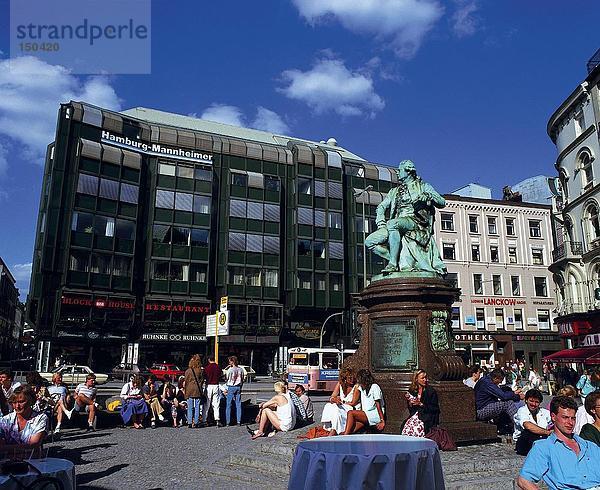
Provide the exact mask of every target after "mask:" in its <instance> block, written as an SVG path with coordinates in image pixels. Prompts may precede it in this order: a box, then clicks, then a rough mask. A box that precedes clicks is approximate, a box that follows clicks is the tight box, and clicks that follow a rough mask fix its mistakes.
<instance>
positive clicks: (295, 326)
mask: <svg viewBox="0 0 600 490" xmlns="http://www.w3.org/2000/svg"><path fill="white" fill-rule="evenodd" d="M291 328H292V332H293V333H294V335H295V336H296V337H299V338H301V339H304V340H317V339H319V338H320V337H321V326H320V325H316V324H314V323H309V322H292V325H291Z"/></svg>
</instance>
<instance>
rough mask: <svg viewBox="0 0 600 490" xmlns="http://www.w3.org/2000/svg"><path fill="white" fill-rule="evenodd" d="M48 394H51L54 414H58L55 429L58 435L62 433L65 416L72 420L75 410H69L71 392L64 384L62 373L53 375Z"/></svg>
mask: <svg viewBox="0 0 600 490" xmlns="http://www.w3.org/2000/svg"><path fill="white" fill-rule="evenodd" d="M48 393H49V394H50V399H51V404H52V406H53V413H55V414H56V427H55V428H54V433H55V434H58V433H59V432H60V426H61V424H62V420H63V414H64V415H66V416H67V418H68V419H70V418H71V414H72V413H73V410H69V409H68V408H67V406H68V405H67V404H68V401H69V399H70V398H71V397H70V395H69V390H68V389H67V387H66V386H65V384H64V383H63V380H62V374H61V373H54V374H53V375H52V384H51V385H50V386H48Z"/></svg>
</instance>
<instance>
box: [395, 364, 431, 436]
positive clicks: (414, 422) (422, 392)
mask: <svg viewBox="0 0 600 490" xmlns="http://www.w3.org/2000/svg"><path fill="white" fill-rule="evenodd" d="M405 397H406V403H407V404H408V414H409V417H408V418H407V419H406V420H405V421H404V423H403V424H402V435H404V436H413V437H425V434H428V433H429V431H430V430H431V428H432V427H435V426H437V425H439V423H440V405H439V401H438V394H437V391H435V389H434V388H433V387H431V386H429V378H428V376H427V372H426V371H424V370H423V369H418V370H417V371H415V372H414V374H413V378H412V382H411V384H410V387H409V388H408V392H407V393H406V395H405Z"/></svg>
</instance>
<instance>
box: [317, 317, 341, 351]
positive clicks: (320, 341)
mask: <svg viewBox="0 0 600 490" xmlns="http://www.w3.org/2000/svg"><path fill="white" fill-rule="evenodd" d="M343 314H344V312H343V311H338V312H337V313H332V314H331V315H329V316H328V317H327V318H325V321H324V322H323V325H321V335H319V349H322V348H323V333H324V332H325V325H326V324H327V322H328V321H329V320H331V319H332V318H333V317H334V316H339V315H343Z"/></svg>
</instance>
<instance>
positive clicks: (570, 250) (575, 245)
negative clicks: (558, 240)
mask: <svg viewBox="0 0 600 490" xmlns="http://www.w3.org/2000/svg"><path fill="white" fill-rule="evenodd" d="M582 253H583V245H582V243H581V242H573V241H566V242H563V243H562V245H559V246H558V247H556V248H555V249H554V250H552V261H553V262H557V261H559V260H560V259H564V258H566V257H578V256H580V255H581V254H582Z"/></svg>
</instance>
